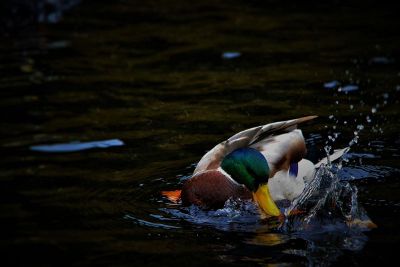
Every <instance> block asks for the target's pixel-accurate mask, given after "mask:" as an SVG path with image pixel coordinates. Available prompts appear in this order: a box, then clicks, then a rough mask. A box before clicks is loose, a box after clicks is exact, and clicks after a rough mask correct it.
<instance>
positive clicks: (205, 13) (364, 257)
mask: <svg viewBox="0 0 400 267" xmlns="http://www.w3.org/2000/svg"><path fill="white" fill-rule="evenodd" d="M3 2H4V1H3ZM3 2H2V3H1V4H0V7H4V6H6V7H8V6H12V7H15V8H14V9H7V8H0V15H1V16H0V21H1V22H3V21H4V20H6V21H5V23H1V25H4V26H5V28H3V27H1V26H0V27H1V28H0V33H1V38H2V41H1V42H0V58H1V60H0V70H1V75H0V89H1V94H2V95H1V98H0V111H1V113H2V114H5V116H3V119H2V120H1V121H0V126H1V127H0V137H1V139H0V151H1V154H2V155H3V157H2V164H1V167H0V169H1V171H0V183H1V186H0V198H1V202H0V207H1V211H2V212H1V213H0V220H1V221H2V222H3V223H4V225H5V226H4V227H3V228H2V230H3V231H2V237H3V238H2V240H1V241H0V247H1V249H2V251H3V253H4V255H5V257H4V258H3V261H4V263H5V264H3V265H22V266H26V265H29V266H32V265H38V266H43V265H59V264H61V265H62V264H64V265H66V266H72V265H107V266H115V265H129V266H131V265H135V266H136V265H140V266H143V265H144V266H146V265H156V264H157V265H161V266H172V265H173V266H178V265H182V266H186V265H188V264H189V263H190V264H191V265H197V266H208V265H213V264H219V265H229V266H249V265H256V266H259V265H261V266H264V265H266V264H277V265H279V264H287V265H296V266H298V265H324V264H333V265H366V264H375V265H382V264H386V263H390V262H392V261H393V260H397V258H396V255H397V254H396V253H393V250H394V248H396V247H397V246H398V244H399V243H400V235H399V233H398V232H399V231H398V226H399V225H400V216H399V214H400V205H399V203H400V198H399V196H400V194H399V193H398V192H399V190H400V180H399V174H400V173H399V167H398V166H399V160H400V151H399V144H400V139H399V135H398V129H399V126H400V125H399V120H398V114H399V112H398V111H399V108H398V107H399V100H400V89H399V88H400V80H399V77H400V76H399V62H400V61H399V50H398V48H399V47H400V46H399V44H400V39H399V38H400V37H399V36H400V35H399V34H398V29H399V27H400V21H399V16H398V14H397V13H398V12H397V10H398V7H396V6H391V5H392V4H391V5H388V4H386V5H383V4H382V3H380V2H376V3H375V2H374V1H350V2H348V3H347V4H346V6H343V5H342V4H341V2H340V1H332V3H329V2H330V1H328V2H326V1H323V2H322V1H319V2H318V1H312V2H311V3H303V2H302V3H300V2H299V3H297V2H294V1H289V2H290V3H288V2H287V1H285V2H276V1H268V0H266V1H232V2H229V3H228V2H227V3H225V2H223V1H220V2H215V1H206V0H205V1H200V2H187V1H180V0H177V1H174V4H171V2H170V1H136V0H124V1H117V2H113V3H111V2H110V1H90V0H88V1H80V2H79V4H78V5H75V6H74V8H71V9H68V10H65V9H62V8H61V9H59V10H62V12H61V13H62V19H60V20H59V21H58V23H54V24H53V23H39V22H38V21H37V16H36V15H37V13H34V12H33V13H32V10H31V8H30V7H31V6H32V3H34V2H36V3H39V2H40V3H47V2H51V3H55V4H56V5H57V3H61V4H63V3H66V4H68V3H76V2H78V1H23V0H21V1H7V0H6V1H5V2H4V3H6V4H4V3H3ZM24 3H27V4H28V5H27V6H25V5H24ZM393 5H394V4H393ZM25 7H26V8H25ZM8 10H14V11H12V12H8ZM52 13H53V9H52V8H51V6H48V7H47V9H46V12H45V14H44V16H47V18H44V19H45V20H47V21H48V22H49V21H50V20H52V19H53V18H55V19H57V18H60V17H59V16H58V15H57V12H55V15H54V16H53V15H51V14H52ZM3 14H5V15H3ZM49 15H50V17H49ZM52 16H53V17H52ZM227 53H228V54H227ZM224 55H225V57H228V58H224ZM348 85H351V86H353V87H346V86H348ZM356 87H357V90H354V88H356ZM339 88H342V89H341V92H339V91H338V89H339ZM343 88H344V91H343ZM346 91H347V92H346ZM309 114H316V115H319V118H318V119H317V120H315V121H314V122H311V123H309V124H307V125H305V127H304V128H303V132H304V135H305V137H306V140H307V144H308V155H307V157H308V158H310V159H311V160H313V161H314V162H317V161H318V160H319V159H321V158H322V157H324V154H325V150H324V148H325V147H326V146H330V147H331V150H334V149H336V148H344V147H347V146H349V142H350V145H351V152H350V154H349V155H348V158H347V159H346V160H345V161H343V162H342V166H341V167H340V166H338V167H337V175H338V177H340V181H339V184H340V185H341V190H342V191H341V192H347V193H348V194H345V193H343V194H342V195H340V197H339V198H335V197H336V196H334V195H332V194H331V195H328V196H327V199H326V202H325V203H324V205H329V203H330V199H346V201H344V202H343V203H341V204H340V203H339V204H340V205H337V206H336V210H335V213H334V214H332V216H330V215H329V214H321V212H322V210H324V209H321V210H319V212H316V213H315V216H314V217H312V218H311V219H310V220H309V222H308V223H307V225H309V227H302V226H304V224H303V222H304V217H301V216H300V215H299V217H297V220H295V219H294V217H293V220H292V221H290V220H289V221H287V222H286V224H285V227H284V228H282V229H276V227H278V226H279V223H277V224H272V225H270V224H267V223H266V222H265V221H262V220H259V219H258V216H257V212H256V208H255V207H254V206H253V204H252V203H228V204H227V206H226V207H225V208H224V209H222V210H219V211H208V212H205V211H200V210H197V209H196V208H189V209H185V208H180V207H179V205H176V204H171V203H167V202H166V200H164V199H162V198H161V197H160V195H159V193H160V192H161V191H164V190H174V189H179V188H181V186H182V181H183V180H184V179H186V178H187V177H188V176H189V175H191V173H192V172H193V169H194V166H195V163H196V162H197V161H198V160H199V158H200V157H201V156H202V155H204V153H205V152H206V151H207V150H208V149H210V148H211V147H212V146H213V145H214V144H215V143H218V142H219V141H221V140H224V139H226V138H227V137H228V136H230V135H231V133H232V132H239V131H240V130H243V129H247V128H250V127H252V126H255V125H260V124H265V123H268V122H272V121H278V120H285V119H290V118H296V117H301V116H304V115H309ZM110 139H118V140H123V142H124V145H123V146H122V145H121V146H111V147H107V149H86V150H80V151H76V152H74V153H38V152H37V151H32V150H30V149H29V148H30V147H32V146H35V145H37V144H65V142H68V141H69V140H110ZM82 144H84V142H82ZM66 145H67V148H68V146H69V145H71V144H68V143H67V144H66ZM72 145H74V144H72ZM64 148H65V147H64ZM61 150H63V147H61ZM334 184H337V183H334ZM355 188H357V190H355ZM339 189H340V188H339ZM339 191H340V190H339ZM352 196H357V203H358V204H360V206H359V207H361V206H362V207H363V208H364V209H365V212H366V213H365V214H368V217H369V218H371V220H372V221H373V222H374V223H375V224H376V225H377V226H378V227H377V228H375V229H373V230H371V231H361V229H358V228H357V227H349V226H348V223H347V224H346V223H345V220H344V219H343V218H344V217H346V216H347V215H350V216H353V215H354V214H356V215H357V214H364V213H363V212H362V211H361V210H359V211H356V210H354V211H352V210H351V209H343V211H341V210H339V208H340V207H342V208H344V206H343V205H344V204H345V203H350V202H349V201H350V200H351V199H352ZM353 199H354V197H353ZM308 203H309V205H308V206H307V207H308V208H310V209H313V208H315V207H317V206H318V201H315V202H308ZM336 203H338V202H336ZM324 205H322V203H321V207H322V206H324ZM341 205H342V206H341ZM351 207H355V206H354V205H350V206H346V208H351ZM316 210H318V209H316ZM353 212H355V213H353ZM322 213H323V212H322ZM345 215H346V216H345ZM360 217H361V219H362V218H363V216H360ZM321 218H326V220H325V221H324V220H321ZM356 218H357V217H356ZM356 225H357V224H356ZM16 255H17V256H16ZM21 255H23V257H21ZM7 263H10V264H7Z"/></svg>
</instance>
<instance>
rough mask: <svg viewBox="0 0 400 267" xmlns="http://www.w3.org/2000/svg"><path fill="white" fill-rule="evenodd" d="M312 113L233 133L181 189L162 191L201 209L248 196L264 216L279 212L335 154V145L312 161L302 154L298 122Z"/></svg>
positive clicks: (303, 146) (338, 153)
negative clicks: (321, 156)
mask: <svg viewBox="0 0 400 267" xmlns="http://www.w3.org/2000/svg"><path fill="white" fill-rule="evenodd" d="M315 118H317V116H305V117H301V118H296V119H291V120H286V121H279V122H273V123H269V124H265V125H260V126H257V127H253V128H250V129H247V130H244V131H241V132H239V133H236V134H234V135H233V136H232V137H230V138H228V139H227V140H225V141H223V142H221V143H219V144H217V145H216V146H215V147H214V148H212V149H211V150H209V151H208V152H207V153H206V154H205V155H204V156H203V157H202V158H201V159H200V161H199V162H198V164H197V166H196V168H195V170H194V172H193V175H192V176H191V177H190V178H189V179H187V180H186V181H185V182H184V184H183V186H182V189H181V190H175V191H164V192H162V194H163V195H164V196H166V197H167V198H168V199H170V200H171V201H174V202H176V201H179V200H181V202H182V205H184V206H189V205H196V206H199V207H202V208H205V209H218V208H222V207H223V206H224V204H225V202H226V201H227V200H228V199H230V198H233V199H243V200H244V199H251V200H253V201H254V202H255V203H256V204H257V205H258V207H259V209H260V211H261V213H262V214H263V215H264V216H265V217H280V216H282V211H281V209H280V208H279V207H278V205H277V203H280V202H281V201H286V202H293V201H294V200H295V199H296V198H298V197H299V196H300V194H301V193H302V192H303V190H304V188H305V186H306V184H307V183H309V182H310V181H312V179H314V177H315V172H316V170H317V169H318V167H320V166H321V165H322V164H327V163H329V162H330V161H333V160H336V159H338V158H340V157H341V156H342V155H343V154H344V153H345V152H346V151H347V149H341V150H336V151H335V152H334V153H333V154H332V155H331V156H330V158H329V159H328V158H324V159H322V160H321V161H320V162H318V163H317V164H314V163H313V162H311V161H310V160H308V159H305V158H304V157H305V156H306V153H307V148H306V143H305V139H304V136H303V134H302V131H301V130H300V129H298V125H299V124H301V123H304V122H307V121H311V120H313V119H315Z"/></svg>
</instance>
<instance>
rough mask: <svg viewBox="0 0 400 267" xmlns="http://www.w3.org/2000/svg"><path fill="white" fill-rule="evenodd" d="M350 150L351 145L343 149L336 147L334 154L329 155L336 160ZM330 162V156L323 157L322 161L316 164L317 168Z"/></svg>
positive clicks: (331, 159) (332, 159)
mask: <svg viewBox="0 0 400 267" xmlns="http://www.w3.org/2000/svg"><path fill="white" fill-rule="evenodd" d="M349 150H350V147H346V148H342V149H336V150H335V152H333V154H332V155H329V160H330V161H331V162H332V161H335V160H337V159H339V158H341V157H342V156H343V155H344V154H346V153H347V152H348V151H349ZM327 163H328V157H326V158H323V159H322V160H321V161H320V162H318V163H317V164H315V167H316V168H319V167H320V166H321V165H322V164H327Z"/></svg>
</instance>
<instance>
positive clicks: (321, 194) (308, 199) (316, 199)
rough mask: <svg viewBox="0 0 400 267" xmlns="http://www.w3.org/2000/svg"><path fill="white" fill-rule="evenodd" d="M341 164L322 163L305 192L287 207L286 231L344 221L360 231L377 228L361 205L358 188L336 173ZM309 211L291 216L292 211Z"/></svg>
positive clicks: (344, 223)
mask: <svg viewBox="0 0 400 267" xmlns="http://www.w3.org/2000/svg"><path fill="white" fill-rule="evenodd" d="M339 170H340V168H339V165H338V164H335V165H331V166H328V165H321V167H320V168H319V170H318V171H317V172H316V174H315V178H314V179H313V180H312V181H311V182H310V183H309V184H308V185H306V188H305V189H304V191H303V193H302V194H301V195H300V196H299V197H298V198H297V199H296V200H295V201H294V202H293V203H292V204H291V205H290V206H289V207H288V208H287V209H286V210H285V215H286V220H285V222H284V224H283V226H282V229H284V230H286V231H293V230H296V231H298V230H303V229H310V228H315V227H316V226H317V225H318V226H321V225H326V222H329V223H328V224H332V223H334V224H338V223H339V224H343V226H348V227H352V228H359V229H360V230H361V229H362V230H364V229H368V228H371V227H374V224H373V223H372V222H371V220H370V219H369V218H368V216H367V214H366V212H365V211H364V209H363V208H362V207H361V206H360V204H359V202H358V196H357V193H358V191H357V188H356V187H355V186H353V185H351V184H350V183H349V182H348V181H345V180H342V179H340V178H339V176H338V175H337V172H338V171H339ZM296 210H297V211H306V212H305V213H304V214H302V215H300V216H289V214H291V213H292V212H293V211H296Z"/></svg>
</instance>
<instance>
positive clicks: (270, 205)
mask: <svg viewBox="0 0 400 267" xmlns="http://www.w3.org/2000/svg"><path fill="white" fill-rule="evenodd" d="M253 197H254V199H255V200H256V201H257V203H258V206H259V207H260V208H261V210H262V211H263V212H264V213H266V214H267V215H269V216H279V215H280V214H281V212H280V210H279V208H278V207H277V206H276V204H275V202H274V201H273V200H272V198H271V195H270V193H269V189H268V186H267V184H263V185H260V186H259V187H258V189H257V191H256V192H255V193H253Z"/></svg>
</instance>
